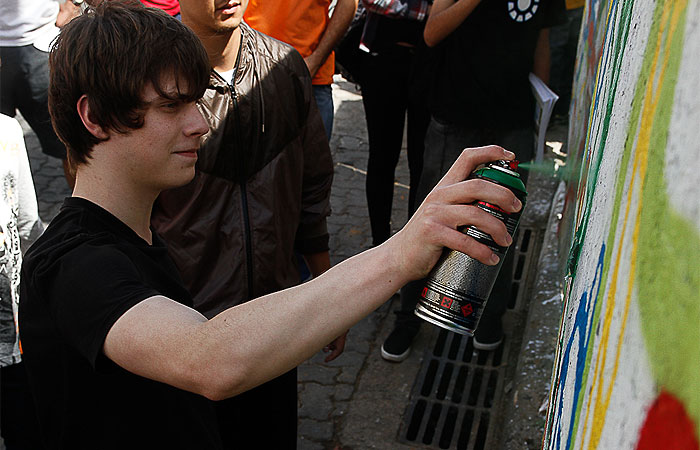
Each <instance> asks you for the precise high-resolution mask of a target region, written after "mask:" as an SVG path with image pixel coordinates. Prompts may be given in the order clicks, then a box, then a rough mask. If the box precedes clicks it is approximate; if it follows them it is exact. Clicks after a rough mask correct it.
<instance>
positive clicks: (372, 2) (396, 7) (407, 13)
mask: <svg viewBox="0 0 700 450" xmlns="http://www.w3.org/2000/svg"><path fill="white" fill-rule="evenodd" d="M362 5H363V6H364V7H365V9H366V10H367V11H369V12H371V13H375V14H380V15H382V16H386V17H391V18H393V19H410V20H418V21H421V20H423V19H425V18H426V16H427V15H428V12H429V11H430V2H428V0H363V1H362Z"/></svg>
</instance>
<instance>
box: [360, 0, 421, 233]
mask: <svg viewBox="0 0 700 450" xmlns="http://www.w3.org/2000/svg"><path fill="white" fill-rule="evenodd" d="M362 6H363V7H364V8H365V11H366V18H365V22H364V25H363V30H362V35H361V37H360V43H359V47H360V49H361V52H359V53H358V55H359V63H360V67H359V70H358V73H357V81H358V83H359V85H360V88H361V90H362V103H363V105H364V109H365V119H366V121H367V134H368V137H369V159H368V161H367V181H366V186H365V193H366V196H367V208H368V211H369V221H370V227H371V230H372V245H373V246H376V245H379V244H381V243H382V242H384V241H386V240H387V239H389V236H390V235H391V209H392V201H393V197H394V174H395V170H396V165H397V164H398V161H399V155H400V154H401V146H402V144H403V136H404V124H405V123H406V120H407V119H408V124H407V130H406V144H407V153H408V168H409V174H410V182H409V184H410V189H409V194H408V217H409V218H410V217H411V215H413V212H414V211H415V209H416V207H417V206H418V205H416V202H415V196H416V190H417V188H418V182H419V180H420V174H421V170H422V167H423V149H424V139H425V131H426V129H427V127H428V122H429V121H430V112H429V111H428V109H427V107H426V105H425V98H424V87H423V84H424V80H423V79H422V77H423V74H424V71H425V66H424V61H423V58H424V52H425V43H424V41H423V28H424V26H425V19H426V18H427V16H428V11H429V9H430V1H429V0H408V1H401V0H391V1H384V0H362Z"/></svg>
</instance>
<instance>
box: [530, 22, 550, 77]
mask: <svg viewBox="0 0 700 450" xmlns="http://www.w3.org/2000/svg"><path fill="white" fill-rule="evenodd" d="M550 61H551V53H550V48H549V28H543V29H542V30H540V35H539V37H538V38H537V46H536V47H535V57H534V62H533V66H532V73H534V74H535V75H537V76H538V77H540V79H541V80H542V81H544V82H545V84H549V71H550Z"/></svg>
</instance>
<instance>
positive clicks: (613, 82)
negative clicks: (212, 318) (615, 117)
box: [570, 1, 661, 445]
mask: <svg viewBox="0 0 700 450" xmlns="http://www.w3.org/2000/svg"><path fill="white" fill-rule="evenodd" d="M633 6H634V2H631V1H630V2H623V4H622V10H621V17H620V20H619V22H617V24H616V26H617V31H616V32H615V33H614V36H619V38H618V39H617V40H616V42H615V43H614V45H613V48H614V50H613V58H614V59H613V64H612V67H611V68H610V69H609V70H608V72H610V79H609V81H608V84H607V86H605V87H604V89H605V90H606V91H608V98H607V102H606V104H605V113H604V116H603V124H602V127H601V137H600V139H599V141H598V142H599V148H598V149H597V152H596V154H597V163H596V164H595V166H593V169H594V173H593V174H591V175H589V177H590V176H593V177H594V181H595V182H596V183H595V184H592V185H589V187H588V189H590V190H591V195H590V196H589V197H588V198H589V199H590V201H591V202H592V199H593V194H592V192H593V190H594V189H595V186H596V185H597V181H598V175H599V172H600V164H601V162H602V156H603V153H604V152H605V149H604V146H605V143H606V142H607V136H608V132H609V130H610V120H611V118H612V109H613V106H614V101H615V94H616V92H617V87H618V83H619V80H620V74H621V73H622V63H623V55H624V50H625V48H626V47H627V38H628V37H629V30H630V24H631V20H632V9H633ZM658 6H659V5H657V10H656V13H655V19H658V17H660V12H661V9H660V8H659V7H658ZM656 29H658V20H654V26H652V29H651V32H650V36H655V35H656V34H655V33H654V31H655V30H656ZM649 45H650V44H649V43H648V44H647V48H648V46H649ZM652 48H653V47H652ZM647 53H649V52H647ZM650 66H651V58H647V57H646V54H645V58H644V61H643V64H642V70H641V74H640V79H639V80H638V82H637V91H636V92H639V89H640V86H644V84H642V82H643V78H644V77H643V75H644V74H645V73H648V71H649V67H650ZM645 69H646V70H645ZM600 88H603V87H600V86H599V87H598V88H597V89H600ZM642 91H643V89H642ZM642 100H643V96H642V95H636V96H635V98H634V102H633V111H632V120H631V123H637V121H638V119H639V113H640V111H641V104H642ZM634 105H636V107H635V106H634ZM599 107H602V105H599ZM589 126H590V125H589ZM589 131H590V130H589ZM628 136H629V133H628ZM590 139H591V137H590V136H589V137H588V139H587V141H589V140H590ZM632 141H633V139H630V138H628V142H627V144H626V145H625V151H624V153H623V155H622V161H621V163H620V171H619V172H618V175H617V181H616V183H615V186H616V192H615V199H614V201H613V211H612V219H611V223H610V228H609V232H608V237H607V240H606V242H607V244H606V250H605V257H604V260H603V271H602V274H601V286H602V287H603V289H601V290H600V292H599V294H598V299H597V301H596V307H595V310H594V311H593V320H592V322H591V330H596V329H598V325H599V323H600V315H601V312H602V309H603V308H602V307H603V306H604V304H605V302H604V301H603V298H602V297H603V296H604V295H605V292H606V289H605V288H604V287H605V286H606V283H607V279H608V271H609V269H610V262H611V260H612V252H613V249H615V245H614V239H615V231H616V230H617V223H618V219H619V215H620V205H621V202H622V194H623V187H624V183H625V178H626V176H627V166H628V162H629V158H630V154H631V150H632V143H633V142H632ZM591 210H592V203H589V204H588V205H586V208H585V210H584V211H585V212H584V214H585V217H584V226H583V228H582V229H581V230H577V232H576V238H575V240H578V241H582V240H583V239H585V235H586V231H587V228H588V219H589V218H590V213H591ZM577 257H578V256H577ZM592 333H593V332H592ZM594 347H595V346H594V345H589V346H588V352H587V353H586V359H585V363H584V367H585V369H584V370H583V373H582V379H581V389H582V392H579V398H581V399H584V398H585V395H584V392H583V391H584V390H585V389H587V385H588V375H589V368H590V366H591V359H592V357H593V348H594ZM584 403H585V402H584V401H579V402H578V405H577V406H576V412H575V413H574V424H573V427H572V435H573V436H575V435H576V433H577V431H578V427H579V424H580V419H581V410H582V408H583V405H584ZM570 442H571V445H574V442H575V440H573V439H572V440H571V441H570Z"/></svg>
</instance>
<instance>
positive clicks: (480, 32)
mask: <svg viewBox="0 0 700 450" xmlns="http://www.w3.org/2000/svg"><path fill="white" fill-rule="evenodd" d="M564 11H565V5H564V0H524V1H522V0H521V1H518V0H482V1H481V3H479V4H478V5H477V6H476V8H474V11H472V13H471V14H470V15H469V16H468V17H467V18H466V19H465V20H464V22H462V23H461V24H460V25H459V27H457V29H455V30H454V31H453V32H452V33H451V34H450V35H449V36H447V37H446V38H445V39H444V40H443V41H442V42H441V43H440V44H438V45H437V46H436V47H435V48H434V49H433V51H432V52H431V53H432V54H431V57H430V58H431V61H430V65H431V66H432V67H434V69H433V70H434V72H433V77H431V80H430V82H429V83H430V85H429V87H428V89H430V95H429V107H430V110H431V113H432V114H433V116H435V117H436V118H437V119H438V120H440V121H441V122H445V123H451V124H456V125H465V126H470V127H489V128H496V129H502V128H511V127H514V126H527V125H531V124H532V123H533V116H534V98H533V96H532V93H531V90H530V84H529V80H528V75H529V73H530V72H531V71H532V65H533V60H534V52H535V47H536V45H537V39H538V37H539V33H540V30H541V29H543V28H549V27H551V26H552V25H555V24H557V23H559V22H561V20H562V19H563V18H564V15H563V14H564Z"/></svg>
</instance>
